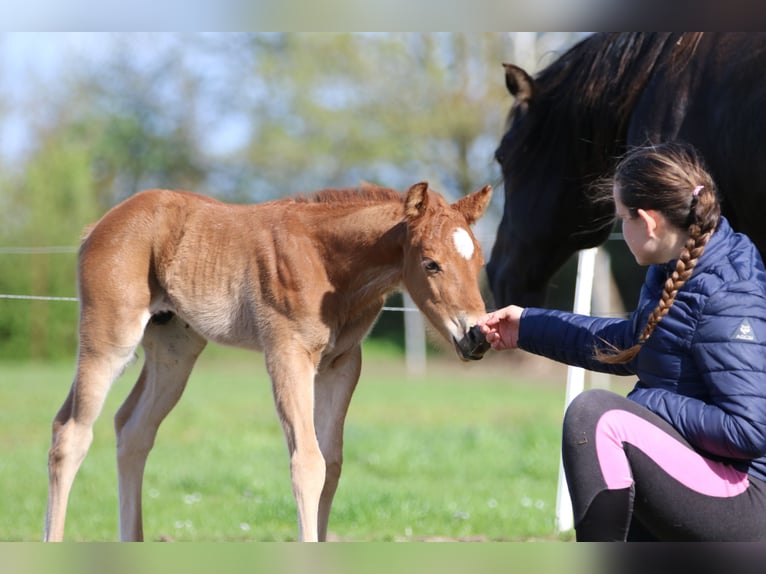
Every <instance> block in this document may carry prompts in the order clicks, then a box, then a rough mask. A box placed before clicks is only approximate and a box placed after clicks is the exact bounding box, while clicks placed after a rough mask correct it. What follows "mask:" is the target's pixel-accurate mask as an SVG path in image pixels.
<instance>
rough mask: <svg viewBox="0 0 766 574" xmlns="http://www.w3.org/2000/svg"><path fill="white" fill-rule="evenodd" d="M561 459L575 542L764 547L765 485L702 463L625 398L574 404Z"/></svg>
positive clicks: (596, 394) (666, 427) (606, 396)
mask: <svg viewBox="0 0 766 574" xmlns="http://www.w3.org/2000/svg"><path fill="white" fill-rule="evenodd" d="M562 457H563V461H564V470H565V472H566V477H567V484H568V487H569V494H570V496H571V499H572V507H573V510H574V519H575V530H576V533H577V540H578V541H589V540H591V541H606V540H672V541H682V540H715V541H724V540H736V541H746V540H766V483H764V482H763V481H760V480H758V479H757V478H754V477H752V476H748V475H747V474H745V472H744V471H743V470H742V469H737V468H735V467H733V466H731V465H730V464H727V463H724V462H719V461H716V460H713V459H712V458H705V457H703V456H702V455H700V454H699V453H697V452H695V451H694V449H692V447H690V446H689V444H688V443H687V442H686V441H685V440H684V439H683V438H682V437H681V435H680V434H679V433H678V432H677V431H676V430H675V429H674V428H673V427H672V426H671V425H670V424H668V423H667V422H665V421H664V420H663V419H661V418H660V417H659V416H657V415H656V414H654V413H653V412H651V411H649V410H648V409H646V408H644V407H643V406H641V405H639V404H637V403H635V402H633V401H631V400H629V399H627V398H626V397H623V396H621V395H617V394H615V393H612V392H609V391H604V390H595V389H594V390H589V391H585V392H584V393H581V394H580V395H579V396H578V397H576V398H575V399H574V400H573V401H572V403H571V404H570V406H569V408H568V409H567V412H566V415H565V417H564V428H563V441H562Z"/></svg>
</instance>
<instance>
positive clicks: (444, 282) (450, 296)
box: [403, 183, 492, 361]
mask: <svg viewBox="0 0 766 574" xmlns="http://www.w3.org/2000/svg"><path fill="white" fill-rule="evenodd" d="M491 194H492V188H491V187H490V186H486V187H484V188H482V189H481V190H479V191H476V192H474V193H472V194H471V195H468V196H466V197H464V198H462V199H460V200H458V201H456V202H455V203H453V204H452V205H450V204H448V203H447V202H446V201H445V200H444V198H443V197H442V196H441V195H439V194H437V193H435V192H433V191H430V190H429V189H428V184H427V183H418V184H416V185H413V186H412V187H411V188H410V189H409V190H408V191H407V196H406V198H405V202H404V214H405V219H406V222H407V242H406V244H405V248H404V275H403V281H404V286H405V287H406V288H407V291H408V292H409V294H410V295H411V296H412V299H413V300H414V301H415V303H416V304H417V305H418V307H419V308H420V310H421V311H423V313H424V314H425V316H426V317H427V318H428V320H429V321H430V322H431V324H432V325H433V326H434V327H435V328H436V329H437V330H438V331H439V333H441V335H442V336H443V337H444V338H445V339H447V340H448V341H451V342H452V344H453V345H454V346H455V350H456V351H457V354H458V356H459V357H460V358H461V359H462V360H464V361H468V360H478V359H481V358H482V357H483V356H484V353H485V352H486V351H487V350H488V349H489V345H488V344H487V342H486V340H485V339H484V336H483V335H482V334H481V331H480V330H479V329H478V328H476V321H477V319H478V318H479V317H480V316H481V315H483V314H484V312H485V307H484V301H483V299H482V296H481V293H480V292H479V281H478V276H479V271H480V270H481V267H482V266H483V265H484V258H483V257H482V254H481V247H480V246H479V244H478V242H477V241H476V238H475V237H474V236H473V233H472V232H471V227H470V226H471V225H472V224H473V223H475V222H476V220H478V219H479V217H481V216H482V214H483V213H484V210H485V209H486V208H487V205H488V204H489V199H490V195H491Z"/></svg>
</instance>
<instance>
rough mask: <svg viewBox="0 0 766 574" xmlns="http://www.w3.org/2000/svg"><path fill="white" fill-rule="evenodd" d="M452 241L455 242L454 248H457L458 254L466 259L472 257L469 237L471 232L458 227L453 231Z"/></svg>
mask: <svg viewBox="0 0 766 574" xmlns="http://www.w3.org/2000/svg"><path fill="white" fill-rule="evenodd" d="M452 241H454V242H455V249H457V251H458V253H460V255H462V256H463V257H465V258H466V259H470V258H471V257H473V239H471V234H470V233H468V232H467V231H466V230H465V229H463V228H462V227H458V228H457V229H456V230H455V231H453V232H452Z"/></svg>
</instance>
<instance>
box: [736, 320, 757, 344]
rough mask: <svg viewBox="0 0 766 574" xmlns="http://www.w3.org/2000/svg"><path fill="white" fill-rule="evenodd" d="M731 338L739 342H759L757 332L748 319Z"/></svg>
mask: <svg viewBox="0 0 766 574" xmlns="http://www.w3.org/2000/svg"><path fill="white" fill-rule="evenodd" d="M731 338H732V339H735V340H737V341H757V339H756V338H755V331H753V327H752V326H751V325H750V321H748V320H747V319H742V322H741V323H740V324H739V327H737V328H736V329H735V330H734V333H732V335H731Z"/></svg>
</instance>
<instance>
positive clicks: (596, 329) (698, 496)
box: [479, 143, 766, 541]
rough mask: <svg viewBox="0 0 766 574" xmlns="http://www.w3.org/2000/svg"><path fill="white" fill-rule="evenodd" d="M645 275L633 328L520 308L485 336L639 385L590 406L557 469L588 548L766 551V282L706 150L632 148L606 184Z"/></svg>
mask: <svg viewBox="0 0 766 574" xmlns="http://www.w3.org/2000/svg"><path fill="white" fill-rule="evenodd" d="M609 193H610V195H611V196H612V197H613V199H614V203H615V208H616V214H617V217H619V218H620V219H621V220H622V232H623V236H624V238H625V241H626V243H627V245H628V247H629V249H630V251H631V253H632V254H633V255H634V257H635V258H636V261H637V262H638V263H639V264H641V265H649V269H648V272H647V275H646V280H645V283H644V285H643V288H642V290H641V295H640V298H639V303H638V307H637V309H636V311H635V312H634V313H633V314H632V316H631V317H630V318H629V319H615V318H596V317H590V316H583V315H575V314H572V313H565V312H561V311H554V310H545V309H533V308H526V309H523V308H521V307H517V306H514V305H510V306H508V307H505V308H502V309H499V310H497V311H494V312H492V313H489V314H487V315H486V316H485V317H484V318H483V319H482V320H481V321H480V323H479V324H480V325H481V329H482V331H483V332H484V333H485V335H486V337H487V341H488V342H489V343H490V344H491V345H492V347H493V348H494V349H495V350H501V349H513V348H517V347H518V348H521V349H524V350H526V351H529V352H532V353H536V354H539V355H543V356H545V357H548V358H550V359H553V360H556V361H560V362H564V363H567V364H570V365H576V366H581V367H584V368H586V369H591V370H596V371H603V372H609V373H613V374H620V375H634V376H637V377H638V381H637V383H636V385H635V387H634V388H633V390H632V391H631V392H630V393H629V394H628V396H627V398H626V397H623V396H620V395H618V394H615V393H612V392H608V391H604V390H589V391H586V392H584V393H581V394H580V395H579V396H578V397H577V398H576V399H575V400H574V401H573V402H572V403H571V404H570V406H569V407H568V409H567V412H566V414H565V417H564V425H563V442H562V457H563V463H564V469H565V472H566V476H567V482H568V485H569V492H570V495H571V499H572V505H573V509H574V519H575V530H576V536H577V540H581V541H606V540H642V539H643V540H646V539H660V540H758V539H766V269H764V264H763V261H762V260H761V257H760V255H759V253H758V250H757V249H756V248H755V246H754V245H753V243H752V242H751V241H750V240H749V239H748V238H747V237H745V236H744V235H741V234H738V233H735V232H734V231H733V230H732V229H731V227H730V226H729V223H728V222H727V220H726V218H724V217H723V216H721V209H720V204H719V202H718V199H717V197H716V189H715V184H714V182H713V180H712V178H711V176H710V175H709V173H708V172H707V171H706V169H705V167H704V165H703V163H702V161H701V159H700V157H699V156H698V155H697V153H696V152H695V150H694V149H693V148H691V147H689V146H687V145H685V144H681V143H664V144H660V145H656V146H650V147H642V148H636V149H634V150H632V151H631V152H629V153H628V154H627V155H626V156H625V158H624V159H623V160H622V161H621V162H620V163H619V164H618V166H617V168H616V171H615V175H614V177H613V179H612V180H611V182H610V185H609Z"/></svg>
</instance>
